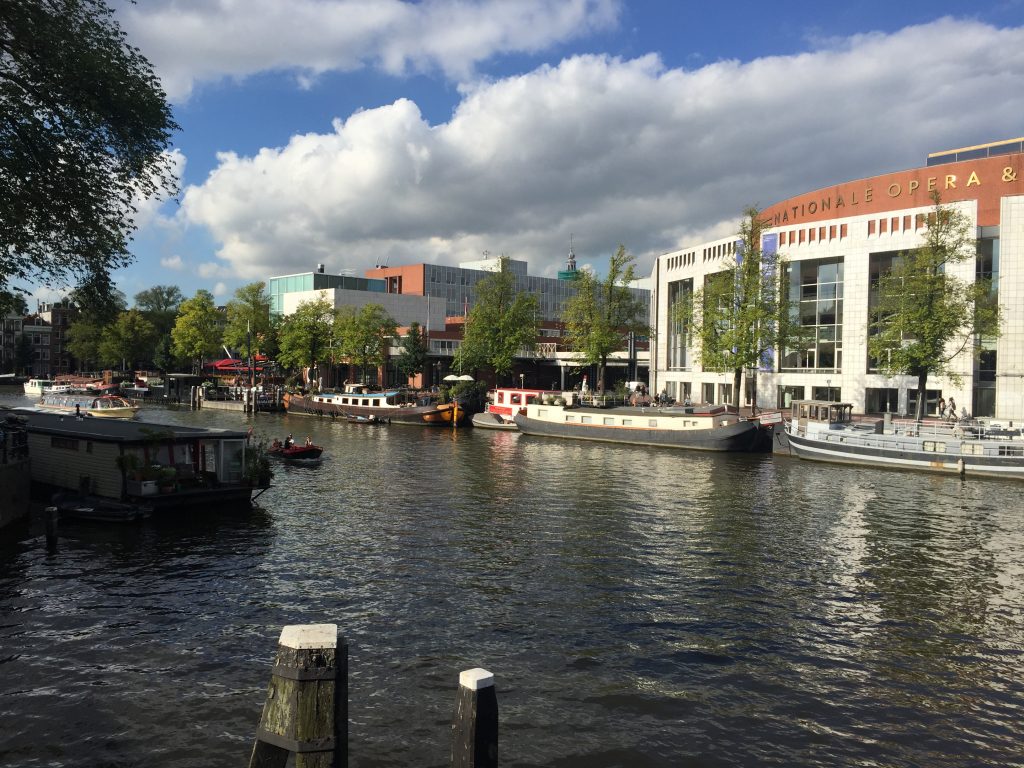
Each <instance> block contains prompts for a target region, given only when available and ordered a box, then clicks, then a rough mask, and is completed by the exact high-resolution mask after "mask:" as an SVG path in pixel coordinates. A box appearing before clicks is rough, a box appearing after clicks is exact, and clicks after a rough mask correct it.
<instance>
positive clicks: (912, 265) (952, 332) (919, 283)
mask: <svg viewBox="0 0 1024 768" xmlns="http://www.w3.org/2000/svg"><path fill="white" fill-rule="evenodd" d="M932 202H933V203H934V205H935V210H934V211H933V212H932V213H931V214H929V216H928V219H927V228H926V229H925V236H924V245H923V246H922V247H921V248H918V249H915V250H912V251H907V252H905V253H902V254H901V255H900V258H899V259H898V260H897V261H895V262H894V263H893V266H892V268H891V269H890V270H889V272H888V273H886V274H885V275H883V276H881V277H880V279H879V284H878V291H877V300H876V303H875V306H874V307H873V309H872V313H871V315H872V317H871V320H872V323H873V326H872V330H873V333H872V335H871V336H870V338H869V339H868V353H869V354H870V355H871V357H872V358H873V359H874V360H875V361H877V364H878V368H879V370H881V371H882V372H883V373H885V374H886V375H889V376H892V375H896V374H906V375H910V376H915V377H916V378H917V418H918V419H920V418H922V417H923V416H924V409H925V403H926V400H927V387H928V378H929V376H933V375H934V376H947V377H948V378H949V379H950V380H951V381H952V382H953V383H954V384H957V385H959V384H960V383H961V381H962V377H961V376H960V374H959V372H958V371H957V370H955V369H954V368H953V367H952V366H951V363H952V362H953V360H955V359H956V358H957V357H958V356H960V355H961V354H962V353H963V352H964V351H965V350H967V349H968V347H970V346H971V345H972V343H973V342H974V340H975V338H977V337H987V338H995V337H998V336H999V332H1000V331H999V321H1000V313H999V307H998V305H997V303H996V302H995V300H994V298H995V295H994V292H993V291H992V286H991V283H990V282H989V281H986V280H978V281H975V282H967V281H965V280H962V279H961V278H959V277H956V276H955V275H952V274H950V272H949V271H948V270H949V268H950V267H955V266H956V265H958V264H961V263H963V262H965V261H968V260H970V259H973V258H974V257H975V254H976V250H977V241H976V238H975V236H974V231H973V227H972V225H971V221H970V219H969V218H968V217H967V216H965V215H964V214H963V213H961V212H960V211H958V210H957V209H955V208H951V207H949V206H944V205H942V201H941V199H940V197H939V194H938V192H934V193H933V194H932ZM972 352H973V350H972Z"/></svg>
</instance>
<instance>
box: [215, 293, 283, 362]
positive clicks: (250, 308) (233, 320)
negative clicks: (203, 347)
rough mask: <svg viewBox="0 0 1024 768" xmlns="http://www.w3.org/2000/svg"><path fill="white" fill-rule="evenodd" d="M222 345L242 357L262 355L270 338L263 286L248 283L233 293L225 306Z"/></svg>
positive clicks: (268, 307)
mask: <svg viewBox="0 0 1024 768" xmlns="http://www.w3.org/2000/svg"><path fill="white" fill-rule="evenodd" d="M227 317H228V322H227V326H226V327H225V328H224V343H225V344H226V345H227V346H228V347H229V348H230V349H235V350H242V351H243V352H245V353H246V354H248V353H250V352H251V353H252V354H254V355H255V354H257V353H258V352H262V353H263V354H266V351H267V350H266V345H267V341H268V340H269V338H270V335H271V333H270V331H271V324H270V294H269V293H267V284H266V283H264V282H257V283H249V284H248V285H243V286H242V287H241V288H239V289H238V290H237V291H235V298H234V299H232V300H231V301H229V302H228V307H227Z"/></svg>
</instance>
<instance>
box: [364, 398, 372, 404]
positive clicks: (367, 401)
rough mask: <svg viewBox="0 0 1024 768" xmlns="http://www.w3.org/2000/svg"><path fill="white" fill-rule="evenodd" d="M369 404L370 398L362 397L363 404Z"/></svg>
mask: <svg viewBox="0 0 1024 768" xmlns="http://www.w3.org/2000/svg"><path fill="white" fill-rule="evenodd" d="M369 404H370V398H368V397H364V398H363V405H369Z"/></svg>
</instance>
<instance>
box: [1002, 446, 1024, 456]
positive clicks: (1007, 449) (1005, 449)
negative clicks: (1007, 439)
mask: <svg viewBox="0 0 1024 768" xmlns="http://www.w3.org/2000/svg"><path fill="white" fill-rule="evenodd" d="M999 455H1000V456H1024V446H1020V445H1000V446H999Z"/></svg>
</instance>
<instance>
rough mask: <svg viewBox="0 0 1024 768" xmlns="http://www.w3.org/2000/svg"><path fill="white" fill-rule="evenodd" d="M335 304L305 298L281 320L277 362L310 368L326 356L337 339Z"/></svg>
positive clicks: (326, 300) (290, 366)
mask: <svg viewBox="0 0 1024 768" xmlns="http://www.w3.org/2000/svg"><path fill="white" fill-rule="evenodd" d="M334 320H335V310H334V304H333V303H332V302H330V301H329V300H328V299H317V300H316V301H306V302H303V303H301V304H299V306H298V307H297V308H296V309H295V312H293V313H292V314H290V315H288V316H287V317H285V318H284V319H283V320H281V323H280V327H279V329H278V343H279V345H280V351H279V352H278V356H277V360H278V362H279V363H280V364H281V365H283V366H284V367H286V368H308V367H310V366H313V365H315V364H316V363H318V362H321V361H322V360H325V359H327V355H328V354H329V350H330V349H331V348H332V346H333V341H334V333H335V331H334Z"/></svg>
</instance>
